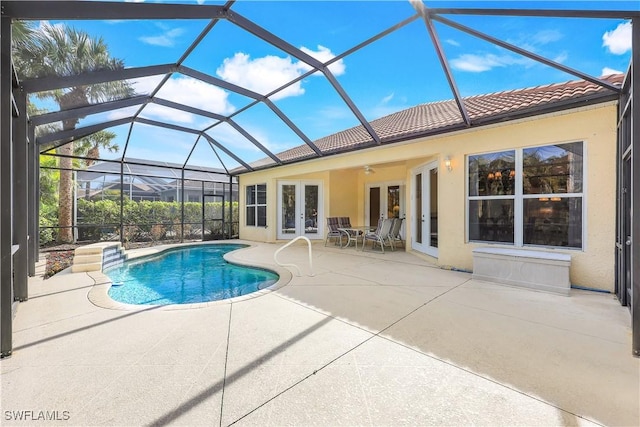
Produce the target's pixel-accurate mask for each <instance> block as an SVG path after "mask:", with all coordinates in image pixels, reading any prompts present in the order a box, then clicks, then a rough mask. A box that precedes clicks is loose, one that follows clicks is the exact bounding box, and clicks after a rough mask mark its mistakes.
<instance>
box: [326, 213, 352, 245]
mask: <svg viewBox="0 0 640 427" xmlns="http://www.w3.org/2000/svg"><path fill="white" fill-rule="evenodd" d="M339 227H340V224H339V223H338V217H335V216H329V217H327V237H326V238H325V239H324V245H325V246H327V242H328V241H329V239H335V238H336V237H337V238H339V239H340V247H342V236H346V237H347V238H348V237H349V236H348V235H347V234H346V233H345V232H343V231H340V230H338V228H339Z"/></svg>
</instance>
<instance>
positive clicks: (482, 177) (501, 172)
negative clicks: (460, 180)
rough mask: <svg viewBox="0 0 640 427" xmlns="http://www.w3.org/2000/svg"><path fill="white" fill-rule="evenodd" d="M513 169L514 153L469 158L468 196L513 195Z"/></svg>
mask: <svg viewBox="0 0 640 427" xmlns="http://www.w3.org/2000/svg"><path fill="white" fill-rule="evenodd" d="M515 169H516V162H515V151H502V152H499V153H488V154H479V155H476V156H469V195H470V196H498V195H512V194H514V190H515V186H514V184H515V176H516V171H515Z"/></svg>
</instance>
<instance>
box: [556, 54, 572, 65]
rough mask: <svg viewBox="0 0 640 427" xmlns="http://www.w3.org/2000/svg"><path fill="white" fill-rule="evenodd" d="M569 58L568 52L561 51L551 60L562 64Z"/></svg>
mask: <svg viewBox="0 0 640 427" xmlns="http://www.w3.org/2000/svg"><path fill="white" fill-rule="evenodd" d="M567 58H569V54H568V53H567V52H561V53H560V54H559V55H558V56H556V57H555V58H553V60H554V61H555V62H557V63H559V64H562V63H563V62H565V61H566V60H567Z"/></svg>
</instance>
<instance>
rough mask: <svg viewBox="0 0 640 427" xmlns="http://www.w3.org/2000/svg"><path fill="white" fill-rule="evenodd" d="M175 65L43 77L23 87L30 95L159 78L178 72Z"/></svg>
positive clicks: (31, 80) (28, 82)
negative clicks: (108, 83) (115, 82)
mask: <svg viewBox="0 0 640 427" xmlns="http://www.w3.org/2000/svg"><path fill="white" fill-rule="evenodd" d="M176 68H177V66H176V65H175V64H161V65H150V66H148V67H135V68H122V69H120V70H105V71H93V72H90V73H82V74H78V75H75V76H55V77H41V78H39V79H30V80H24V81H23V82H22V86H23V87H24V90H25V91H27V92H28V93H37V92H44V91H48V90H54V89H63V88H65V87H72V86H85V85H93V84H98V83H106V82H113V81H117V80H130V79H136V78H140V77H150V76H157V75H160V74H168V73H173V72H175V71H176Z"/></svg>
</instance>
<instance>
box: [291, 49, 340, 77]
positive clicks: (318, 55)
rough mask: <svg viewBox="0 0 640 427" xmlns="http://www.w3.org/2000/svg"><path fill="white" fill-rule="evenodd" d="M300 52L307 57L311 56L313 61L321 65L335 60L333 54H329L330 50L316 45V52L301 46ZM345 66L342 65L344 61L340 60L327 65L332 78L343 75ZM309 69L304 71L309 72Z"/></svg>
mask: <svg viewBox="0 0 640 427" xmlns="http://www.w3.org/2000/svg"><path fill="white" fill-rule="evenodd" d="M300 50H301V51H303V52H304V53H306V54H307V55H309V56H313V57H314V58H315V59H317V60H318V61H320V62H322V63H323V64H324V63H325V62H327V61H329V60H331V59H333V58H335V55H334V54H333V52H331V50H330V49H329V48H326V47H324V46H322V45H318V50H315V51H314V50H311V49H308V48H306V47H304V46H302V47H301V48H300ZM346 68H347V67H346V65H345V64H344V61H343V60H342V59H339V60H337V61H336V62H334V63H333V64H331V65H329V71H331V72H332V73H333V75H334V76H341V75H343V74H344V72H345V69H346ZM310 69H311V68H310V67H306V71H308V70H310Z"/></svg>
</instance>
